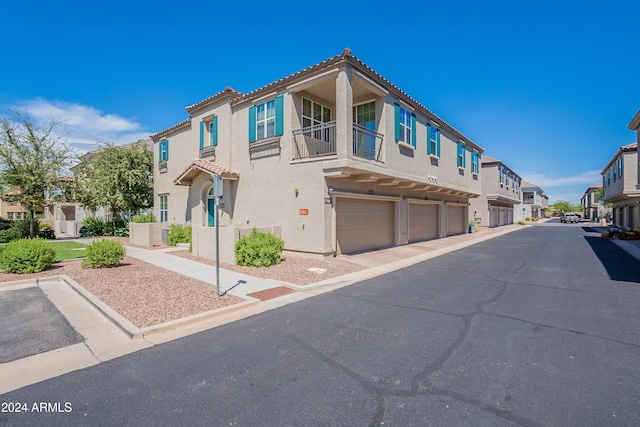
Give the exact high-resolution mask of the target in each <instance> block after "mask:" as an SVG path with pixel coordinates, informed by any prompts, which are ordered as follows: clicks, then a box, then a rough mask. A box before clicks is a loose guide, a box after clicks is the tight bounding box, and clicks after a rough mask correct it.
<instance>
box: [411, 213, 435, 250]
mask: <svg viewBox="0 0 640 427" xmlns="http://www.w3.org/2000/svg"><path fill="white" fill-rule="evenodd" d="M438 234H439V233H438V205H428V204H424V205H423V204H410V205H409V242H419V241H422V240H430V239H437V238H438Z"/></svg>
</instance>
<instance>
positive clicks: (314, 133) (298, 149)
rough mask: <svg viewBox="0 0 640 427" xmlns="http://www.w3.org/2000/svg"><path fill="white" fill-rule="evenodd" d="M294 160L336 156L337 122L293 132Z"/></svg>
mask: <svg viewBox="0 0 640 427" xmlns="http://www.w3.org/2000/svg"><path fill="white" fill-rule="evenodd" d="M293 140H294V144H293V153H292V158H293V160H298V159H306V158H309V157H322V156H329V155H332V154H336V122H335V121H332V122H327V123H321V124H319V125H315V126H309V127H306V128H303V129H298V130H294V131H293Z"/></svg>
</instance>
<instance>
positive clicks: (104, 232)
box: [102, 222, 115, 236]
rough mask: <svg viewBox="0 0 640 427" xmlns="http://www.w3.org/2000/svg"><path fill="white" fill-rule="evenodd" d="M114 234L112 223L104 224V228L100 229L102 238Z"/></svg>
mask: <svg viewBox="0 0 640 427" xmlns="http://www.w3.org/2000/svg"><path fill="white" fill-rule="evenodd" d="M114 232H115V228H114V227H113V223H111V222H107V223H105V224H104V227H102V235H103V236H113V233H114Z"/></svg>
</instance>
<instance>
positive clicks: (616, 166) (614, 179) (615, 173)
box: [613, 162, 618, 182]
mask: <svg viewBox="0 0 640 427" xmlns="http://www.w3.org/2000/svg"><path fill="white" fill-rule="evenodd" d="M617 173H618V164H617V162H616V163H614V164H613V182H616V175H617Z"/></svg>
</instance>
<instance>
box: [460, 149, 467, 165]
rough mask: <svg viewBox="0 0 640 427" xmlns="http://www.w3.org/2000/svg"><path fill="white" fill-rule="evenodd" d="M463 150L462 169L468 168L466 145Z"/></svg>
mask: <svg viewBox="0 0 640 427" xmlns="http://www.w3.org/2000/svg"><path fill="white" fill-rule="evenodd" d="M461 150H462V167H463V168H466V167H467V150H466V149H465V148H464V145H462V146H461Z"/></svg>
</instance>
